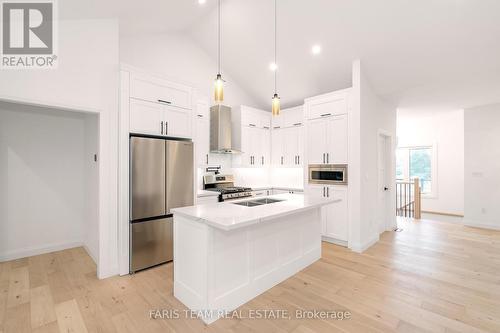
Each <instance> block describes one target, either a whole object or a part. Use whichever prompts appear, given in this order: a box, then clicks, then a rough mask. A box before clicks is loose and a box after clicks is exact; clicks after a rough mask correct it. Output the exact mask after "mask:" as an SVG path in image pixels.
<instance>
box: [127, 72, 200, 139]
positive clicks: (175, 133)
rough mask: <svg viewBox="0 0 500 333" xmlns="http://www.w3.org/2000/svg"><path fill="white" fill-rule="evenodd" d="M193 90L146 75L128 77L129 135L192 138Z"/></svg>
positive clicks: (133, 74)
mask: <svg viewBox="0 0 500 333" xmlns="http://www.w3.org/2000/svg"><path fill="white" fill-rule="evenodd" d="M192 95H193V93H192V89H191V88H190V87H187V86H184V85H181V84H176V83H173V82H170V81H166V80H163V79H159V78H157V77H154V76H149V75H145V74H136V73H131V74H130V99H129V112H130V132H131V133H135V134H147V135H157V136H168V137H177V138H192V126H193V117H192V111H193V110H192Z"/></svg>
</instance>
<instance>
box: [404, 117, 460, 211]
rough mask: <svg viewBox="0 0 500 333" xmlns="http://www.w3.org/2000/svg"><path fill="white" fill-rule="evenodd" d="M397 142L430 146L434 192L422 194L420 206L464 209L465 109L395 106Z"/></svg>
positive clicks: (435, 208)
mask: <svg viewBox="0 0 500 333" xmlns="http://www.w3.org/2000/svg"><path fill="white" fill-rule="evenodd" d="M397 132H398V146H399V147H408V146H433V147H434V149H435V154H436V160H437V161H436V162H437V163H436V164H437V165H436V167H437V168H436V179H435V185H436V186H437V188H436V191H435V195H434V196H428V197H425V196H424V197H423V198H422V210H424V211H431V212H440V213H451V214H458V215H463V213H464V111H463V110H449V111H439V112H430V111H424V110H404V109H403V110H398V125H397Z"/></svg>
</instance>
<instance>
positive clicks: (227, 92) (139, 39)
mask: <svg viewBox="0 0 500 333" xmlns="http://www.w3.org/2000/svg"><path fill="white" fill-rule="evenodd" d="M120 61H121V62H122V63H125V64H128V65H132V66H134V67H137V68H140V69H142V70H145V71H148V72H151V73H157V74H161V75H164V76H166V77H169V78H170V79H172V80H174V81H176V82H183V83H186V84H188V85H190V86H192V87H195V88H196V89H197V91H198V95H199V97H200V98H204V99H206V100H209V101H210V105H212V104H213V103H212V102H213V84H214V79H215V75H216V74H217V63H216V62H215V61H214V59H212V58H211V57H210V56H209V55H208V54H206V53H205V51H203V50H202V49H201V48H200V47H199V46H197V45H196V44H195V43H193V41H192V40H191V38H190V37H189V36H188V35H184V34H181V33H179V34H148V35H139V36H121V38H120ZM222 70H223V71H222V74H223V78H224V79H225V80H226V81H227V82H226V83H225V85H224V99H225V100H224V104H225V105H228V106H236V105H241V104H245V105H249V106H252V105H255V102H254V100H253V99H252V98H251V96H249V95H248V94H247V93H246V92H245V91H244V90H243V89H241V88H240V87H239V86H238V84H237V83H236V82H235V81H234V80H233V79H232V78H231V76H230V75H229V74H228V73H226V72H224V68H222Z"/></svg>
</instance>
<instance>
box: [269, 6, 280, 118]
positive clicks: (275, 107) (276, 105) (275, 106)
mask: <svg viewBox="0 0 500 333" xmlns="http://www.w3.org/2000/svg"><path fill="white" fill-rule="evenodd" d="M276 1H277V0H274V64H275V65H276V66H277V65H278V63H277V62H276V40H277V38H276V35H277V29H276V26H277V21H278V19H277V16H278V15H277V6H276ZM277 76H278V68H277V67H276V69H275V70H274V96H273V99H272V103H271V112H272V115H273V116H279V115H280V97H279V96H278V93H277V90H276V81H277Z"/></svg>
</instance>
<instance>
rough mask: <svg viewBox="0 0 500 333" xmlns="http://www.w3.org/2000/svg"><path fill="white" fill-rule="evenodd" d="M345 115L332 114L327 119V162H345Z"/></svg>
mask: <svg viewBox="0 0 500 333" xmlns="http://www.w3.org/2000/svg"><path fill="white" fill-rule="evenodd" d="M347 141H348V135H347V115H346V114H345V115H341V116H333V117H330V118H329V119H328V147H329V149H328V152H327V153H328V155H327V163H330V164H347V149H348V142H347Z"/></svg>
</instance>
